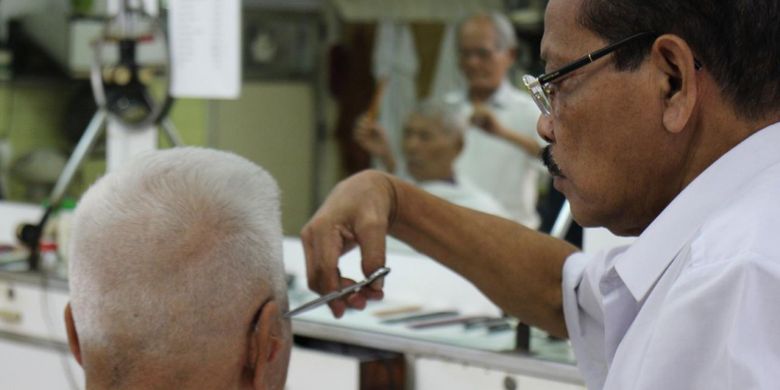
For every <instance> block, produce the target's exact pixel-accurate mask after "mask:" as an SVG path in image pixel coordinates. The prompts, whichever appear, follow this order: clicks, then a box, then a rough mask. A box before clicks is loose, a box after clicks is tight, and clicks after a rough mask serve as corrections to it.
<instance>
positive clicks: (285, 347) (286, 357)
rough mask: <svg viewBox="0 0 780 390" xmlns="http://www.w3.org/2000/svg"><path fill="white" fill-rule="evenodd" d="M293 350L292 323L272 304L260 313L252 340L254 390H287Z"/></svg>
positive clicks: (273, 302)
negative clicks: (285, 388) (286, 385)
mask: <svg viewBox="0 0 780 390" xmlns="http://www.w3.org/2000/svg"><path fill="white" fill-rule="evenodd" d="M290 347H291V334H290V322H289V320H288V319H286V318H284V316H283V315H282V312H281V310H280V309H279V305H278V304H277V303H276V302H275V301H273V300H272V301H269V302H267V303H266V304H264V305H263V307H262V308H261V309H260V314H259V316H258V320H257V327H256V328H255V330H254V332H252V333H251V334H250V337H249V356H248V361H247V365H248V368H249V369H251V370H252V372H253V374H254V377H253V378H252V383H253V385H254V388H255V389H257V390H260V389H263V390H266V389H283V388H284V384H285V382H286V380H287V365H288V364H289V361H290Z"/></svg>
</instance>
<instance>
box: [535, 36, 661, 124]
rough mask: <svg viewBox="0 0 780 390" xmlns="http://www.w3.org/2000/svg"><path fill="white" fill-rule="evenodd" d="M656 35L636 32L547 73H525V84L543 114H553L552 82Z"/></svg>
mask: <svg viewBox="0 0 780 390" xmlns="http://www.w3.org/2000/svg"><path fill="white" fill-rule="evenodd" d="M655 35H657V34H656V33H653V32H649V31H648V32H642V33H639V34H634V35H632V36H630V37H628V38H625V39H622V40H620V41H617V42H615V43H613V44H611V45H608V46H606V47H603V48H601V49H599V50H596V51H594V52H592V53H590V54H588V55H586V56H584V57H581V58H579V59H577V60H574V61H572V62H570V63H569V64H567V65H565V66H564V67H562V68H560V69H558V70H554V71H552V72H549V73H545V74H543V75H541V76H539V77H534V76H531V75H525V76H523V84H525V87H526V88H528V91H529V92H530V93H531V97H532V98H533V99H534V102H536V105H537V106H539V109H540V110H542V114H543V115H545V116H549V115H551V114H552V103H551V102H550V83H552V82H553V81H555V80H557V79H559V78H561V77H563V76H565V75H567V74H569V73H571V72H573V71H575V70H577V69H579V68H582V67H583V66H585V65H588V64H590V63H591V62H594V61H596V60H598V59H599V58H601V57H604V56H605V55H607V54H609V53H612V52H613V51H615V50H617V49H620V48H621V47H623V46H625V45H628V44H629V43H631V42H634V41H636V40H638V39H640V38H647V37H650V36H655Z"/></svg>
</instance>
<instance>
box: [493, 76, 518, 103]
mask: <svg viewBox="0 0 780 390" xmlns="http://www.w3.org/2000/svg"><path fill="white" fill-rule="evenodd" d="M512 89H513V88H512V84H510V83H509V80H507V79H504V81H502V82H501V85H499V86H498V89H496V92H493V95H492V96H490V99H488V103H489V104H490V105H491V106H493V107H496V108H505V107H507V106H508V105H510V103H509V99H511V96H512Z"/></svg>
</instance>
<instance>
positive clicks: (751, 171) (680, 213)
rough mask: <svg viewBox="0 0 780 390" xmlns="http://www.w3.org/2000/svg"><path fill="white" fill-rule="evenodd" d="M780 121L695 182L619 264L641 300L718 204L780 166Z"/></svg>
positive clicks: (653, 224)
mask: <svg viewBox="0 0 780 390" xmlns="http://www.w3.org/2000/svg"><path fill="white" fill-rule="evenodd" d="M777 145H780V122H778V123H775V124H773V125H771V126H769V127H767V128H765V129H763V130H760V131H758V132H757V133H755V134H753V135H751V136H750V137H748V138H747V139H746V140H744V141H742V142H741V143H740V144H738V145H737V146H735V147H734V148H733V149H731V150H730V151H728V152H727V153H726V154H724V155H723V156H721V157H720V158H719V159H718V160H717V161H715V162H714V163H713V164H712V165H710V166H709V167H708V168H707V169H705V170H704V172H702V173H701V174H700V175H699V176H698V177H697V178H696V179H694V180H693V181H692V182H691V183H690V184H689V185H688V186H687V187H686V188H685V189H683V191H682V192H680V194H679V195H677V197H675V198H674V200H672V202H671V203H670V204H669V205H668V206H667V207H666V209H664V211H663V212H661V214H660V215H659V216H658V217H657V218H656V219H655V220H654V221H653V222H652V223H651V224H650V226H648V227H647V228H646V229H645V231H644V232H642V234H641V235H640V236H639V237H638V238H637V240H636V241H635V242H634V243H633V244H632V245H631V247H629V248H628V250H626V251H625V252H623V254H622V255H621V256H620V257H619V258H618V259H617V260H616V262H615V270H616V271H617V273H618V275H620V278H621V279H622V280H623V283H625V285H626V287H627V288H628V289H629V291H631V294H632V295H633V297H634V299H636V300H637V302H639V301H641V300H643V299H644V297H645V296H646V295H647V293H648V292H649V291H650V289H651V288H652V286H653V285H654V284H655V283H656V281H657V280H658V279H659V278H660V277H661V275H662V274H663V273H664V270H666V268H667V267H668V266H669V264H670V263H671V262H672V260H673V259H674V257H675V256H676V255H677V253H678V252H679V251H680V249H682V247H683V246H684V245H685V243H686V242H688V241H689V240H690V239H691V238H692V237H693V235H694V234H695V233H696V231H697V230H698V229H699V227H700V226H701V225H702V224H703V223H704V221H705V220H706V219H707V217H708V216H709V215H711V214H712V213H713V212H714V211H715V210H717V209H718V207H719V206H721V205H722V204H724V203H725V202H726V201H728V200H729V199H730V198H731V197H733V196H735V194H736V192H737V191H738V190H739V189H740V188H742V186H744V185H745V184H746V183H747V182H748V181H750V180H751V179H753V178H754V177H755V176H756V175H757V174H759V173H760V172H761V171H762V170H763V169H764V168H766V167H768V166H770V165H773V164H777V163H780V153H777Z"/></svg>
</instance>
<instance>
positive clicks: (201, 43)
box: [168, 0, 241, 99]
mask: <svg viewBox="0 0 780 390" xmlns="http://www.w3.org/2000/svg"><path fill="white" fill-rule="evenodd" d="M168 5H169V14H168V15H169V21H168V28H169V34H168V36H169V39H170V50H171V71H172V72H173V75H172V76H173V79H172V85H171V93H172V94H173V96H176V97H192V98H216V99H235V98H238V96H239V94H240V93H241V50H240V45H241V2H240V0H169V2H168Z"/></svg>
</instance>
